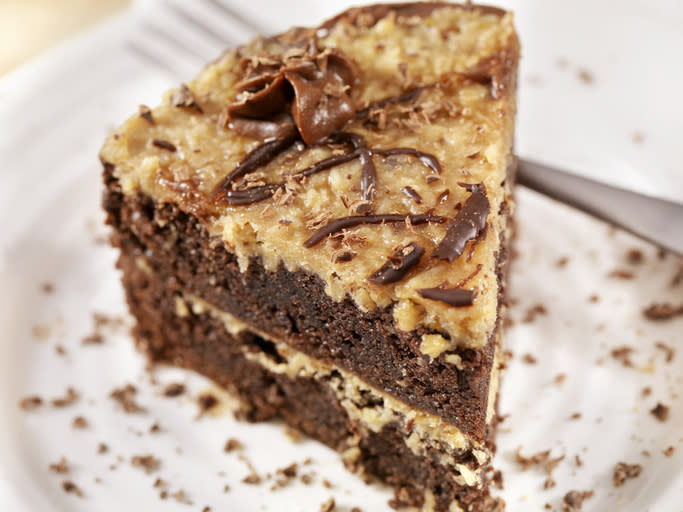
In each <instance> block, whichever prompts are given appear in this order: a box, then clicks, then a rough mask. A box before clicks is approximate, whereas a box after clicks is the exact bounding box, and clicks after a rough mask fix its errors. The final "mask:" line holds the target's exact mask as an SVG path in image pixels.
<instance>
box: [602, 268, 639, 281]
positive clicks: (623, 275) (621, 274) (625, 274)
mask: <svg viewBox="0 0 683 512" xmlns="http://www.w3.org/2000/svg"><path fill="white" fill-rule="evenodd" d="M607 277H611V278H613V279H624V280H629V279H634V278H635V277H636V275H635V274H634V273H633V272H631V271H630V270H626V269H624V268H615V269H614V270H612V271H611V272H610V273H609V274H607Z"/></svg>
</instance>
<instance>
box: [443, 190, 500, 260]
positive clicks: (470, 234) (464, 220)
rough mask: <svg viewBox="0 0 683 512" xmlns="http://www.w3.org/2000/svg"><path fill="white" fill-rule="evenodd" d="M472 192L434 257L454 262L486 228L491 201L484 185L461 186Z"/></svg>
mask: <svg viewBox="0 0 683 512" xmlns="http://www.w3.org/2000/svg"><path fill="white" fill-rule="evenodd" d="M460 185H461V186H462V187H464V188H466V189H467V190H469V191H470V192H471V194H470V197H468V198H467V201H465V204H464V205H463V207H462V209H461V210H460V211H459V212H458V213H457V215H456V216H455V218H454V219H453V220H452V221H451V222H450V223H449V224H448V228H447V229H446V235H445V236H444V238H443V240H441V242H440V243H439V245H438V246H437V248H436V249H435V250H434V252H433V253H432V257H434V258H437V259H440V260H448V261H449V262H453V261H454V260H456V259H457V258H458V257H459V256H460V255H461V254H462V253H463V252H464V250H465V245H466V244H467V242H469V241H470V240H474V239H475V238H477V237H478V236H479V234H480V233H481V232H482V231H483V230H484V228H486V218H487V217H488V214H489V200H488V198H487V197H486V187H485V186H484V184H483V183H479V184H476V185H469V184H462V183H461V184H460Z"/></svg>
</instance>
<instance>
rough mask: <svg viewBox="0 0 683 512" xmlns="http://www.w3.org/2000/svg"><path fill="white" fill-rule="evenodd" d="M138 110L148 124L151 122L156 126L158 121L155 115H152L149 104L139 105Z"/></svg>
mask: <svg viewBox="0 0 683 512" xmlns="http://www.w3.org/2000/svg"><path fill="white" fill-rule="evenodd" d="M138 112H139V113H140V117H141V118H142V119H144V120H145V121H146V122H147V124H150V125H152V126H154V125H155V124H156V123H155V122H154V117H152V111H151V110H150V108H149V107H148V106H147V105H140V106H139V107H138Z"/></svg>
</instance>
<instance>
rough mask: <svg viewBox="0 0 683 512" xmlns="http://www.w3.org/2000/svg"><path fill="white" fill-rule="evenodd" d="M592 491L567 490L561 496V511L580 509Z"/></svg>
mask: <svg viewBox="0 0 683 512" xmlns="http://www.w3.org/2000/svg"><path fill="white" fill-rule="evenodd" d="M594 494H595V492H593V491H569V492H568V493H567V494H565V495H564V498H562V512H576V511H579V510H581V508H582V507H583V502H584V501H585V500H587V499H589V498H592V497H593V495H594Z"/></svg>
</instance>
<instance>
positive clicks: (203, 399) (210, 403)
mask: <svg viewBox="0 0 683 512" xmlns="http://www.w3.org/2000/svg"><path fill="white" fill-rule="evenodd" d="M219 403H220V401H219V400H218V398H217V397H216V395H214V394H213V393H211V392H209V391H205V392H203V393H200V394H199V396H198V397H197V405H198V406H199V415H198V418H201V417H202V416H204V415H205V414H206V413H208V412H210V411H211V410H213V409H214V408H215V407H216V406H217V405H218V404H219Z"/></svg>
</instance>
